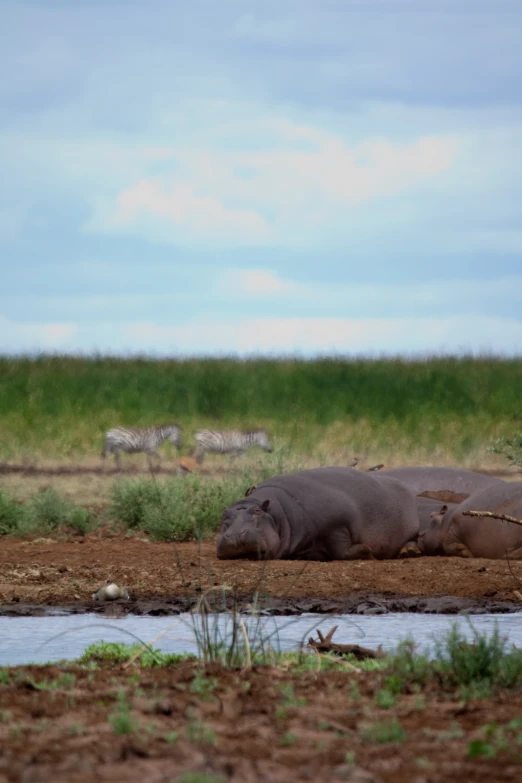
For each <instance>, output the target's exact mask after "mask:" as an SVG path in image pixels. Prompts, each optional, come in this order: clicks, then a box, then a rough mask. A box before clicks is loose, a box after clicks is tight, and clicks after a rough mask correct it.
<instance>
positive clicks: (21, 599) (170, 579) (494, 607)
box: [0, 530, 522, 614]
mask: <svg viewBox="0 0 522 783" xmlns="http://www.w3.org/2000/svg"><path fill="white" fill-rule="evenodd" d="M519 579H520V580H522V564H521V563H518V562H515V563H512V564H511V570H510V564H508V563H507V562H506V561H501V560H480V559H471V560H466V559H459V558H445V557H433V558H419V559H405V560H388V561H353V562H344V561H335V562H331V563H317V562H308V563H305V562H302V561H291V560H280V561H271V562H268V563H259V562H254V561H249V560H240V561H231V560H223V561H221V560H218V559H217V558H216V554H215V542H214V541H207V542H205V543H203V544H202V545H201V546H199V545H198V544H196V543H185V544H177V545H176V546H174V545H172V544H161V543H152V542H149V541H147V540H145V539H144V538H139V537H138V536H136V537H132V538H131V537H127V536H124V535H123V534H121V535H116V534H111V533H109V532H108V531H107V530H100V531H97V532H94V533H90V534H88V535H87V536H85V537H77V538H74V539H72V540H70V541H66V542H64V541H55V540H53V539H37V540H34V541H18V540H8V539H6V538H4V539H3V540H2V546H1V548H0V614H15V613H16V614H34V613H37V612H38V610H37V607H38V606H67V607H68V608H69V609H70V610H72V611H76V612H77V611H86V610H87V611H93V610H98V611H99V610H102V611H105V609H106V608H109V607H110V608H111V611H112V610H113V608H114V605H113V604H110V605H109V607H108V606H107V604H105V603H103V604H101V605H100V604H98V603H96V602H94V601H91V600H90V597H91V594H92V593H93V592H94V591H95V590H96V589H97V588H98V587H99V586H100V585H102V584H104V583H105V582H106V581H107V580H114V581H116V582H118V583H120V584H122V585H124V586H126V587H127V588H128V589H129V592H130V596H131V599H132V600H130V601H128V602H120V601H118V602H117V603H118V606H119V607H120V611H125V612H128V611H133V612H138V613H152V614H160V613H161V614H171V613H177V612H179V611H183V610H184V609H186V608H187V595H190V596H193V597H194V599H193V600H196V599H197V597H198V596H199V595H200V594H201V591H202V590H206V589H207V588H208V587H211V586H212V585H214V586H216V585H226V586H228V587H230V588H231V590H232V591H233V592H234V593H235V594H237V595H239V596H241V597H243V598H245V600H250V599H251V597H252V595H253V593H254V592H255V591H256V590H257V591H260V592H261V593H263V594H265V595H267V596H268V597H269V598H267V599H266V601H267V602H268V605H272V606H273V608H274V609H275V610H276V611H277V612H278V613H285V614H286V613H296V612H297V613H298V612H302V611H324V612H328V611H334V610H335V611H341V612H357V613H367V612H370V613H378V612H382V611H388V610H392V611H425V612H426V611H428V612H434V611H438V612H440V611H445V612H456V611H459V609H462V608H467V609H468V610H470V611H516V610H518V609H522V602H521V601H520V600H519V599H518V598H517V597H516V595H515V593H514V590H522V587H521V584H520V583H519V581H518V580H519ZM441 596H442V598H441ZM447 596H453V597H454V598H453V599H450V598H448V597H447ZM265 605H266V603H265Z"/></svg>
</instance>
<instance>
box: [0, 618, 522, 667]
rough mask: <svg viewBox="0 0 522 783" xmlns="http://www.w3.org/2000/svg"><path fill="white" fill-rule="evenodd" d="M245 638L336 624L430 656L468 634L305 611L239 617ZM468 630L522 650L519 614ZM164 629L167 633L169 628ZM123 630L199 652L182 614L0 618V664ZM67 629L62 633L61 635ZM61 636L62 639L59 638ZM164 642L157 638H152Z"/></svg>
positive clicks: (291, 640)
mask: <svg viewBox="0 0 522 783" xmlns="http://www.w3.org/2000/svg"><path fill="white" fill-rule="evenodd" d="M244 621H245V624H246V625H247V627H249V629H250V634H249V635H250V636H253V635H254V634H255V633H256V627H257V628H258V632H257V635H258V636H259V626H258V624H259V623H262V629H263V635H264V636H267V635H269V634H270V635H271V645H272V647H273V648H274V649H275V650H281V651H286V650H297V649H298V648H299V646H300V644H301V643H302V642H303V641H304V642H306V641H307V640H308V637H309V636H312V635H313V636H315V635H316V632H315V631H316V629H317V628H320V629H321V631H322V633H323V634H326V633H327V632H328V631H329V630H330V628H332V626H334V625H338V626H339V628H338V629H337V631H336V633H335V637H334V641H336V642H339V643H344V644H362V645H363V646H365V647H372V648H376V647H377V645H379V644H382V646H383V648H384V649H385V650H393V649H394V648H395V647H396V646H397V643H398V642H399V641H400V640H401V639H404V638H405V637H406V636H408V635H411V636H413V638H414V639H415V641H416V643H417V644H418V645H419V649H421V650H423V651H427V652H429V650H430V649H431V648H432V647H433V639H434V638H439V639H440V638H441V637H442V635H443V634H444V633H445V632H447V631H448V630H449V629H450V627H451V626H452V624H453V623H454V622H458V624H459V627H460V628H461V629H462V631H463V633H464V634H465V635H466V636H467V637H468V638H471V637H472V630H471V629H470V627H469V625H468V623H467V622H466V620H465V618H464V617H462V616H460V617H459V616H457V617H456V616H451V615H450V616H448V615H420V614H410V613H400V614H399V613H397V614H392V613H390V614H387V615H379V616H375V615H367V616H365V615H363V616H359V617H357V618H356V619H354V618H352V617H350V616H348V615H329V616H327V617H325V615H321V614H303V615H300V616H298V617H295V616H293V617H262V618H260V619H259V620H256V619H254V618H252V617H245V618H244ZM471 621H472V623H473V627H474V628H475V629H476V630H477V631H479V632H481V633H484V632H486V633H491V631H492V630H493V628H494V625H495V623H498V628H499V631H500V633H501V634H502V635H504V636H507V637H508V639H509V641H510V642H513V643H514V644H516V645H517V647H522V618H521V616H520V615H518V614H509V615H498V614H497V615H494V614H482V615H475V616H474V617H472V618H471ZM210 623H211V624H213V623H218V624H219V628H220V633H221V636H223V635H224V634H225V633H227V632H230V629H231V618H230V615H224V614H220V615H215V616H213V617H210ZM167 629H168V630H167ZM125 631H130V632H131V633H132V634H135V635H136V636H137V637H139V640H140V641H145V642H148V643H152V645H153V646H154V647H155V648H158V649H160V650H162V651H163V652H170V653H183V652H192V653H197V644H196V639H195V634H194V627H193V620H192V618H191V617H190V616H189V615H187V614H185V615H180V616H179V617H177V618H172V617H169V618H165V617H161V618H159V617H143V616H140V617H138V616H134V615H127V616H126V617H123V618H117V619H98V618H96V617H93V615H87V614H86V615H67V616H59V615H54V616H50V617H0V665H3V666H5V665H17V664H27V663H31V662H32V663H45V662H47V661H57V660H60V659H63V658H68V659H71V658H77V657H79V656H80V655H81V654H82V653H83V651H84V650H85V648H86V647H88V646H89V645H90V644H92V643H93V642H99V641H101V640H102V639H103V640H104V641H106V642H126V643H127V644H132V643H134V642H135V641H137V640H136V639H135V638H133V637H131V636H129V635H128V634H127V633H125ZM64 632H65V633H64ZM58 634H60V635H59V636H58ZM160 634H162V636H161V638H160V639H158V640H157V641H154V640H155V639H156V637H157V636H159V635H160Z"/></svg>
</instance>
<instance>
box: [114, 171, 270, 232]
mask: <svg viewBox="0 0 522 783" xmlns="http://www.w3.org/2000/svg"><path fill="white" fill-rule="evenodd" d="M142 215H146V216H147V215H152V216H155V217H159V218H164V219H166V220H167V221H169V222H170V223H172V224H173V225H174V226H175V227H176V228H178V227H179V228H180V229H181V234H178V238H183V235H186V234H187V233H188V234H189V235H190V236H192V237H195V238H197V237H198V236H201V235H203V236H204V237H206V238H211V239H213V240H216V239H217V240H219V239H226V240H227V241H228V242H229V243H230V244H241V243H243V242H254V243H257V242H261V243H264V242H266V241H268V240H269V239H270V235H271V229H270V226H269V225H268V223H267V222H266V221H265V220H264V218H262V217H261V216H260V215H259V214H257V213H256V212H255V211H254V210H251V209H228V208H226V207H225V206H224V205H223V204H222V203H221V202H220V201H219V200H218V199H217V198H215V197H213V196H198V195H196V193H194V191H193V188H192V187H191V186H190V185H187V184H179V185H174V186H172V187H170V188H169V187H164V186H163V185H162V183H161V182H160V181H158V180H154V179H146V180H141V181H140V182H138V183H137V184H136V185H133V186H132V187H130V188H128V189H127V190H125V191H123V193H121V194H120V196H119V197H118V206H117V209H116V212H115V213H114V214H113V215H112V217H111V223H112V225H113V226H115V227H117V226H121V225H125V224H129V223H132V222H133V221H134V220H136V219H138V220H139V219H140V217H141V216H142Z"/></svg>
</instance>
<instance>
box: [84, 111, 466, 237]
mask: <svg viewBox="0 0 522 783" xmlns="http://www.w3.org/2000/svg"><path fill="white" fill-rule="evenodd" d="M263 125H264V127H265V129H266V131H272V132H275V133H276V135H277V138H278V141H279V146H278V147H276V148H273V147H270V146H267V145H266V142H265V144H264V145H262V146H261V149H260V150H259V151H254V152H244V151H236V152H228V151H221V152H217V151H211V150H210V149H209V148H207V147H205V148H202V147H198V148H190V147H177V148H173V149H172V155H173V157H174V159H175V162H176V164H177V168H176V170H175V173H174V174H172V175H164V176H163V177H161V178H153V179H152V178H145V179H141V180H139V181H138V182H136V183H135V184H133V185H131V186H130V187H127V188H126V189H125V190H123V191H122V192H120V194H119V196H118V197H117V200H116V205H115V207H113V210H112V213H111V215H110V216H109V217H107V214H105V215H104V216H102V215H101V214H100V213H98V216H97V219H96V220H95V221H94V223H93V226H94V227H97V228H102V229H103V228H105V229H109V230H114V229H121V230H126V231H134V232H140V231H141V232H142V231H143V230H144V229H145V230H146V229H147V225H148V224H147V221H148V220H150V219H151V218H154V219H156V221H157V222H158V221H159V222H160V223H161V224H162V225H163V226H164V227H169V226H170V228H171V233H170V238H171V239H172V240H175V241H177V242H184V241H188V242H192V243H194V242H195V243H196V244H209V243H213V242H215V241H218V242H224V243H231V244H242V243H245V242H247V243H250V244H260V245H263V244H270V243H272V242H274V241H278V242H280V243H283V244H284V243H285V242H286V241H288V239H289V234H291V235H292V237H291V239H292V241H294V242H295V240H296V238H297V237H299V235H300V234H304V235H307V234H308V229H309V228H310V227H312V228H314V229H315V230H317V228H318V227H319V228H320V227H321V226H323V227H325V226H328V225H329V224H330V223H331V222H332V220H334V221H338V220H339V211H341V213H342V211H343V210H344V211H346V210H350V209H351V208H353V207H355V206H357V205H360V204H363V203H365V202H367V201H370V200H372V199H375V198H380V197H383V196H393V195H396V194H399V193H401V192H403V191H405V190H408V189H411V188H414V187H417V186H418V185H420V184H422V183H427V182H430V181H431V180H432V179H433V178H434V177H437V176H438V175H439V174H441V173H443V172H444V171H446V170H447V169H448V168H450V167H451V165H452V163H453V162H454V160H455V158H456V155H457V151H458V144H457V141H456V139H454V138H451V137H438V136H421V137H418V138H417V139H416V140H415V141H413V142H411V143H409V144H402V145H400V144H393V143H391V142H389V141H387V140H386V139H384V138H372V139H368V140H366V141H364V142H362V143H360V144H357V145H352V146H350V145H348V144H347V143H346V141H345V140H344V139H343V138H342V137H340V136H336V135H333V134H331V133H327V132H326V131H323V130H321V129H318V128H314V127H307V126H303V125H295V124H293V123H291V122H289V121H287V120H284V119H277V118H276V119H272V118H268V119H267V120H266V121H265V122H264V123H263ZM303 142H305V146H304V147H303ZM156 154H157V156H158V157H159V158H162V157H163V158H166V157H168V151H167V150H165V149H160V150H159V151H158V152H157V153H156Z"/></svg>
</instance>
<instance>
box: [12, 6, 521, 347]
mask: <svg viewBox="0 0 522 783" xmlns="http://www.w3.org/2000/svg"><path fill="white" fill-rule="evenodd" d="M0 19H1V24H0V39H1V46H0V61H1V62H0V67H1V72H2V73H3V74H4V75H6V74H7V76H8V78H7V79H6V78H4V79H2V80H1V82H0V172H1V176H0V277H1V283H0V352H1V353H20V352H32V351H52V352H55V351H59V352H81V353H86V352H91V351H98V352H102V353H111V354H121V353H129V352H130V353H150V354H157V355H179V354H223V353H239V354H251V353H279V354H288V353H293V352H297V353H299V354H300V355H314V354H317V353H332V352H335V353H345V354H354V353H355V354H369V355H381V354H387V353H388V354H397V353H402V354H408V355H410V354H415V353H427V352H447V353H457V352H461V351H466V352H472V351H473V352H494V353H503V354H512V353H522V348H521V347H522V220H521V218H522V2H520V0H495V2H492V1H491V0H451V2H447V0H321V2H316V1H315V0H273V1H272V0H257V2H249V0H220V1H219V2H215V1H214V0H206V1H205V2H203V0H190V3H188V2H174V1H173V0H149V2H146V3H145V2H128V1H127V0H103V1H102V0H75V1H74V2H71V1H70V0H54V1H53V0H33V1H32V2H24V0H16V1H14V2H13V1H11V0H3V3H2V8H1V10H0Z"/></svg>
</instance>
